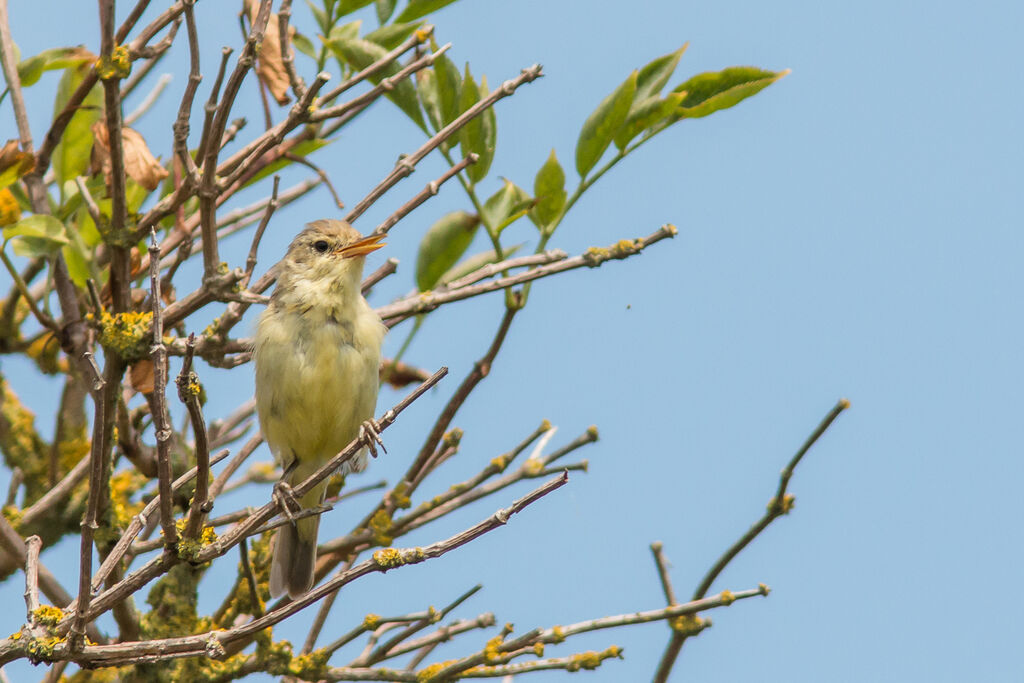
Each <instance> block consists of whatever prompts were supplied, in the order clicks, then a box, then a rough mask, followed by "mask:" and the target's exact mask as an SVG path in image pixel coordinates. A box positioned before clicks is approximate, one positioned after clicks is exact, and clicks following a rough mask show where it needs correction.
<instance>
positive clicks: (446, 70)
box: [433, 54, 462, 127]
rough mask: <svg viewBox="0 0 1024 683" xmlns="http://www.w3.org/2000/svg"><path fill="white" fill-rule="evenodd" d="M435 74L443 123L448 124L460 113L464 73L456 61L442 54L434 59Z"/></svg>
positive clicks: (443, 124)
mask: <svg viewBox="0 0 1024 683" xmlns="http://www.w3.org/2000/svg"><path fill="white" fill-rule="evenodd" d="M433 72H434V76H435V77H436V78H437V100H438V103H439V106H440V110H441V125H442V127H443V126H447V125H448V124H449V123H451V122H452V121H454V120H455V119H456V118H457V117H458V115H459V98H460V95H461V93H462V74H460V73H459V67H457V66H455V62H453V61H452V60H450V59H449V58H448V55H446V54H442V55H441V56H440V57H438V58H437V59H436V60H434V68H433Z"/></svg>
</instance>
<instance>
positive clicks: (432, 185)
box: [373, 152, 480, 235]
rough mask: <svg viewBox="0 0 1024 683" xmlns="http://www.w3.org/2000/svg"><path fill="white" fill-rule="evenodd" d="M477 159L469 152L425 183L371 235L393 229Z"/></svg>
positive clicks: (473, 153) (476, 156) (475, 155)
mask: <svg viewBox="0 0 1024 683" xmlns="http://www.w3.org/2000/svg"><path fill="white" fill-rule="evenodd" d="M479 159H480V155H479V154H476V153H475V152H470V153H469V154H468V155H467V156H466V157H465V158H464V159H462V161H460V162H459V163H457V164H455V165H454V166H452V167H451V168H449V169H448V170H447V171H445V172H444V173H442V174H441V176H440V177H439V178H438V179H437V180H432V181H430V182H429V183H427V186H426V187H424V188H423V189H422V190H420V191H419V192H418V193H416V195H415V196H414V197H413V198H412V199H410V200H409V201H407V202H406V203H405V204H403V205H402V206H401V207H399V209H398V210H397V211H395V212H394V213H393V214H391V215H390V216H388V217H387V218H386V219H385V220H384V222H383V223H381V224H380V225H378V226H377V227H376V228H375V229H374V231H373V234H374V235H379V234H381V233H384V234H386V233H387V232H388V230H390V229H391V228H393V227H394V226H395V224H396V223H398V221H400V220H402V219H403V218H405V217H406V216H408V215H409V214H410V213H412V212H413V211H414V210H415V209H416V207H418V206H419V205H420V204H422V203H423V202H425V201H427V200H428V199H430V198H431V197H433V196H435V195H436V194H437V193H438V191H440V189H441V186H442V185H444V184H445V183H446V182H447V181H448V180H449V179H451V178H452V177H454V176H456V175H458V174H459V173H460V172H461V171H462V170H463V169H464V168H466V167H467V166H470V165H472V164H475V163H476V162H477V161H478V160H479Z"/></svg>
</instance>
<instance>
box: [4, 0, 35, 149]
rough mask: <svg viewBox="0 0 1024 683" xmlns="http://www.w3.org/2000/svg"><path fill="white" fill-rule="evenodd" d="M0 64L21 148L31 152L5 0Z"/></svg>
mask: <svg viewBox="0 0 1024 683" xmlns="http://www.w3.org/2000/svg"><path fill="white" fill-rule="evenodd" d="M0 64H2V66H3V72H4V79H5V80H6V81H7V90H8V92H10V94H11V106H12V107H13V108H14V120H15V122H16V123H17V125H18V137H19V138H20V139H21V149H22V151H24V152H27V153H29V154H31V153H32V129H31V127H30V126H29V123H28V110H27V109H25V98H24V96H23V95H22V93H21V78H20V77H19V76H18V62H17V59H16V58H15V56H14V38H12V37H11V22H10V19H9V18H8V16H7V0H0Z"/></svg>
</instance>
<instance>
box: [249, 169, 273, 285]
mask: <svg viewBox="0 0 1024 683" xmlns="http://www.w3.org/2000/svg"><path fill="white" fill-rule="evenodd" d="M280 185H281V177H280V176H278V175H275V176H274V189H273V190H272V191H271V193H270V200H269V201H268V202H267V210H266V211H265V212H264V213H263V219H262V220H261V221H260V224H259V227H257V228H256V234H254V235H253V236H252V244H251V245H250V246H249V256H248V257H247V258H246V259H245V275H243V276H242V279H241V281H240V282H239V284H240V285H241V286H242V287H246V286H248V284H249V280H250V279H252V272H253V271H254V270H255V269H256V254H257V253H258V252H259V248H260V240H262V239H263V232H264V231H265V230H266V229H267V225H269V224H270V217H271V216H273V215H274V211H275V210H276V209H277V190H278V187H280Z"/></svg>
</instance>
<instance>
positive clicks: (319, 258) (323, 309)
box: [253, 219, 386, 599]
mask: <svg viewBox="0 0 1024 683" xmlns="http://www.w3.org/2000/svg"><path fill="white" fill-rule="evenodd" d="M383 238H384V235H383V234H373V235H370V236H368V237H363V236H362V235H360V234H359V232H358V231H356V230H355V229H354V228H353V227H352V226H350V225H349V224H348V223H346V222H344V221H339V220H331V219H325V220H318V221H313V222H312V223H309V224H308V225H307V226H306V228H305V229H304V230H302V231H301V232H300V233H299V234H298V235H297V236H296V237H295V239H294V240H293V241H292V243H291V245H290V246H289V247H288V252H287V253H286V255H285V257H284V259H282V260H281V262H280V263H278V265H277V287H276V288H275V290H274V293H273V295H272V296H271V297H270V301H269V303H268V305H267V307H266V309H265V310H264V311H263V313H262V314H261V315H260V318H259V321H258V322H257V325H256V332H255V335H254V339H253V360H254V363H255V367H256V370H255V373H256V412H257V415H258V417H259V423H260V429H261V431H262V434H263V438H264V439H265V440H266V442H267V445H268V446H269V447H270V450H271V451H272V452H273V454H274V456H275V458H276V459H277V460H278V462H279V463H280V464H281V467H282V469H283V473H282V476H281V481H279V482H278V484H277V485H275V489H274V491H275V497H277V496H283V498H284V500H283V501H281V502H282V508H283V509H284V510H285V515H286V516H287V517H288V520H287V521H286V522H285V523H284V524H283V525H282V526H281V527H280V528H279V529H278V531H277V535H276V540H275V546H274V552H273V559H272V560H271V569H270V594H271V596H272V597H274V598H277V597H280V596H281V595H283V594H285V593H287V594H288V596H289V597H291V598H293V599H294V598H296V597H298V596H300V595H302V594H303V593H306V592H307V591H309V590H310V589H311V588H312V586H313V578H314V576H313V574H314V569H315V565H316V544H317V543H316V538H317V532H318V530H319V526H320V515H318V514H314V515H310V516H305V517H301V518H298V519H296V518H294V516H293V515H292V511H290V510H289V507H294V506H296V504H297V507H299V508H301V509H303V510H309V509H315V508H317V507H318V506H319V505H321V504H322V503H323V501H324V496H325V493H326V491H327V479H324V480H323V481H321V482H320V483H319V484H317V485H316V486H315V487H313V488H312V489H311V490H310V491H309V492H308V493H306V494H305V495H303V496H301V497H298V498H296V497H295V496H294V495H293V494H292V493H291V489H292V487H294V486H297V485H298V484H300V483H301V482H303V481H304V480H305V479H307V478H308V477H309V476H310V475H311V474H313V473H314V472H316V471H317V470H318V469H319V468H320V467H321V466H322V465H323V464H324V463H326V462H327V461H328V460H330V459H331V458H333V457H334V456H335V455H337V454H338V452H340V451H341V450H342V449H343V448H344V447H345V446H346V445H347V444H348V443H350V442H351V441H352V440H353V439H355V438H356V437H357V436H359V435H360V432H361V430H362V429H368V430H369V432H370V436H371V439H370V440H369V441H368V447H369V448H370V449H373V453H374V455H376V450H375V447H374V440H376V441H377V442H378V443H379V441H380V439H379V437H378V436H377V434H376V431H375V430H374V428H373V424H374V423H373V421H372V418H373V414H374V409H375V408H376V404H377V391H378V388H379V386H380V380H379V366H380V349H381V344H382V343H383V340H384V334H385V332H386V328H385V326H384V324H383V323H382V322H381V320H380V318H379V317H378V316H377V314H376V313H375V312H374V311H373V309H372V308H370V305H369V304H368V303H367V302H366V299H364V298H363V295H362V292H361V282H362V276H363V266H364V264H365V261H366V255H367V254H369V253H371V252H373V251H376V250H377V249H380V248H381V247H383V246H384V243H383V242H381V240H382V239H383ZM382 445H383V444H382ZM366 463H367V448H363V449H361V450H360V452H359V453H358V455H356V456H355V457H354V458H352V459H350V460H349V461H347V462H346V463H345V464H344V465H343V466H342V471H341V474H342V475H345V474H348V473H349V472H361V471H363V470H364V469H365V468H366Z"/></svg>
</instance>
